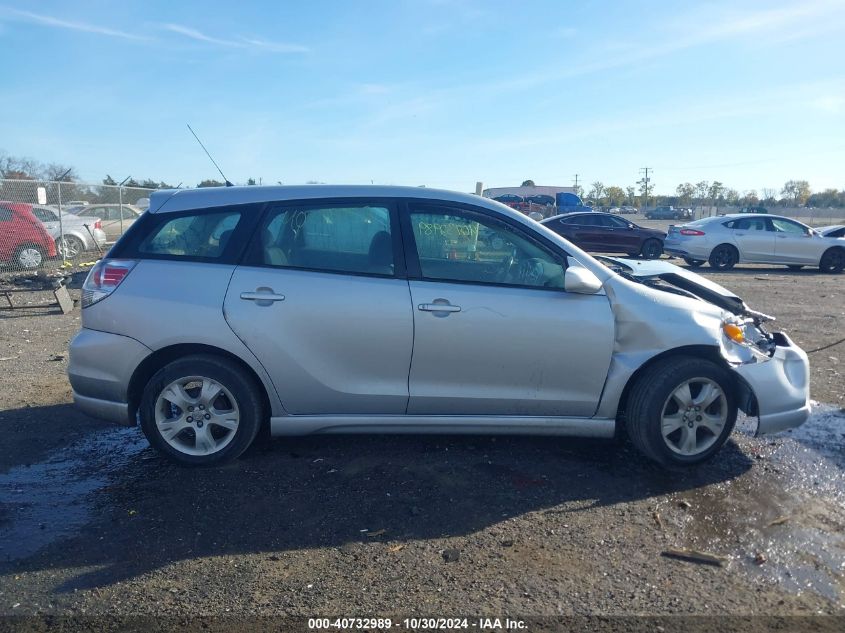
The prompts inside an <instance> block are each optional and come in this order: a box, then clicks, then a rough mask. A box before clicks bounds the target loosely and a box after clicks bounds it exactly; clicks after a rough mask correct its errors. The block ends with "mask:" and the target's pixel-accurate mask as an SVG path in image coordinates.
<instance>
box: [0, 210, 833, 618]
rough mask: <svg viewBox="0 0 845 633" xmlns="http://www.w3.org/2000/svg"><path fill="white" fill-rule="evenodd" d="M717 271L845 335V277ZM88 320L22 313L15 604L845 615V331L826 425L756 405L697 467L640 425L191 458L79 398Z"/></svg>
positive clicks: (827, 370) (827, 372)
mask: <svg viewBox="0 0 845 633" xmlns="http://www.w3.org/2000/svg"><path fill="white" fill-rule="evenodd" d="M654 224H656V223H654ZM701 271H702V272H703V273H704V274H706V275H707V276H708V277H709V278H711V279H713V280H715V281H717V282H718V283H720V284H722V285H725V286H727V287H728V288H731V289H732V290H734V291H735V292H736V293H737V294H739V295H740V296H741V297H743V298H744V299H745V300H746V302H747V303H748V304H749V305H751V306H752V307H754V308H755V309H757V310H760V311H762V312H766V313H769V314H774V315H775V316H777V318H778V323H777V325H778V328H779V329H782V330H784V331H786V332H788V333H789V335H790V336H791V337H792V338H793V339H794V340H795V341H796V342H797V343H798V344H799V345H801V346H802V347H804V348H805V349H808V350H812V349H817V348H820V347H824V346H827V345H830V344H832V343H836V341H838V340H841V339H843V337H845V327H843V325H842V324H843V322H844V321H843V319H845V299H844V298H843V290H842V289H843V284H845V276H842V275H839V276H826V275H819V274H816V273H814V272H812V271H804V272H798V273H795V272H790V271H787V270H786V269H785V268H778V267H759V266H757V267H741V268H739V269H738V270H736V271H731V272H728V273H714V272H712V271H710V270H709V269H708V268H706V267H705V268H703V269H701ZM27 299H28V300H30V301H39V300H43V297H41V296H35V295H27V296H26V297H18V298H16V302H23V301H25V300H27ZM78 327H79V311H78V309H77V310H76V311H74V312H73V313H71V314H69V315H61V314H60V313H58V311H57V310H55V309H44V308H30V309H26V310H20V311H15V312H7V311H3V312H0V359H2V360H0V375H2V380H0V430H2V433H3V438H4V441H3V442H2V443H0V614H6V615H15V614H39V613H40V614H62V615H74V616H78V615H83V614H112V615H115V614H155V615H180V616H181V615H214V614H220V613H227V614H231V615H238V616H247V615H253V614H284V615H294V616H306V617H307V616H325V615H359V616H374V615H394V616H397V615H405V616H407V615H416V616H419V615H433V616H448V615H455V614H464V615H467V614H478V615H490V616H495V615H497V616H500V617H504V616H506V615H509V616H519V617H526V616H536V615H560V614H563V615H583V614H597V613H599V614H674V613H679V614H710V615H713V614H732V615H787V614H790V615H792V614H803V615H811V614H836V615H839V616H845V537H843V534H845V472H843V469H845V413H843V412H842V411H841V407H843V406H845V394H843V391H845V389H843V385H845V380H843V377H842V374H843V369H842V364H843V361H845V343H841V342H840V343H839V344H838V345H833V346H832V347H829V348H828V349H824V350H821V351H818V352H814V353H813V354H811V363H812V397H813V398H814V399H815V400H817V401H819V402H822V403H827V405H825V406H819V407H818V408H817V413H816V414H814V416H813V418H812V419H811V421H810V422H808V423H807V424H806V425H805V426H804V427H801V428H800V429H798V430H796V431H793V432H791V433H786V434H782V435H780V436H776V437H773V438H760V439H758V438H754V437H752V432H753V428H754V423H753V422H752V421H745V420H743V421H741V423H740V425H739V426H740V428H739V430H738V431H737V433H735V435H734V440H733V441H731V442H730V443H729V444H728V445H727V446H726V447H725V449H724V450H723V451H722V453H721V454H720V455H719V456H718V458H717V459H716V460H715V461H714V462H713V463H711V464H709V465H707V466H704V467H700V468H697V469H694V470H691V471H686V472H667V471H663V470H661V469H659V468H657V467H656V466H652V465H651V464H650V463H648V462H646V461H645V460H643V459H641V458H640V457H639V456H638V454H637V453H636V452H635V450H634V449H633V448H632V447H630V446H628V445H627V444H626V443H625V442H616V443H614V442H594V441H584V440H572V439H551V440H550V439H548V438H542V439H538V438H504V437H502V438H465V437H449V438H438V437H376V436H373V437H341V436H335V437H316V438H301V439H280V440H273V441H268V442H265V443H263V444H261V445H259V446H256V447H255V448H253V449H251V450H250V451H249V452H248V453H247V454H246V455H245V456H244V457H243V458H242V459H240V460H238V461H237V462H236V463H234V464H232V465H230V466H227V467H224V468H218V469H208V470H185V469H180V468H178V467H174V466H172V465H171V464H169V463H167V462H165V461H163V460H162V459H159V458H158V456H157V455H156V454H155V453H153V452H152V450H151V449H149V448H148V447H147V445H146V442H145V440H144V439H143V437H142V436H141V434H140V432H139V431H138V430H137V429H126V428H116V427H112V426H109V425H107V424H105V423H101V422H98V421H96V420H92V419H89V418H86V417H85V416H82V415H81V414H79V413H77V412H76V411H75V410H74V409H73V407H72V406H71V405H70V404H69V403H70V389H69V387H68V384H67V380H66V377H65V374H64V372H65V369H66V363H67V361H66V354H67V351H66V349H67V342H68V341H69V339H70V338H71V337H72V336H73V334H74V332H75V331H76V330H77V329H78ZM670 548H688V549H695V550H700V551H705V552H709V553H712V554H714V555H717V556H719V557H720V558H722V564H721V566H715V565H704V564H698V563H694V562H687V561H682V560H675V559H672V558H668V557H666V556H663V555H662V553H663V552H665V550H667V549H670Z"/></svg>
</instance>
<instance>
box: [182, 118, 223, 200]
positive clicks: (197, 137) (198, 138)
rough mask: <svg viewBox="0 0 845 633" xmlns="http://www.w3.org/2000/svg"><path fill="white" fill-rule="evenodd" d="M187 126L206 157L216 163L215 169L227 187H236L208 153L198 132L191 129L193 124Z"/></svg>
mask: <svg viewBox="0 0 845 633" xmlns="http://www.w3.org/2000/svg"><path fill="white" fill-rule="evenodd" d="M185 125H187V126H188V129H189V130H191V134H193V135H194V138H195V139H197V143H199V144H200V147H202V151H204V152H205V155H206V156H208V160H210V161H211V162H212V163H214V166H215V167H217V171H219V172H220V175H221V176H223V180H224V181H225V183H226V186H227V187H234V185H233V184H232V183H231V182H229V179H228V178H226V175H225V174H224V173H223V170H222V169H220V165H218V164H217V162H216V161H215V160H214V159H213V158H212V157H211V154H209V153H208V150H207V149H205V145H203V144H202V141H201V140H200V137H199V136H197V133H196V132H194V128H192V127H191V124H190V123H186V124H185Z"/></svg>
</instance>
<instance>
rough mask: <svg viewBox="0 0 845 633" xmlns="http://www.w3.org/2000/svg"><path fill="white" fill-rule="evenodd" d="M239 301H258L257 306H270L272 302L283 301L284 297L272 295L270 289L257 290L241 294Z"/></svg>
mask: <svg viewBox="0 0 845 633" xmlns="http://www.w3.org/2000/svg"><path fill="white" fill-rule="evenodd" d="M241 299H243V300H244V301H258V305H270V304H271V303H273V302H274V301H284V300H285V295H279V294H276V293H274V292H273V289H272V288H258V289H257V290H256V291H255V292H242V293H241Z"/></svg>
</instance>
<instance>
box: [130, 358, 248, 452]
mask: <svg viewBox="0 0 845 633" xmlns="http://www.w3.org/2000/svg"><path fill="white" fill-rule="evenodd" d="M262 402H263V398H262V396H261V392H260V390H259V387H258V386H257V385H256V384H255V382H254V381H253V380H251V379H250V378H249V377H248V376H245V375H244V372H243V370H242V369H241V368H239V367H238V366H237V365H235V364H234V363H232V362H231V361H229V360H226V359H224V358H219V357H216V356H206V355H197V356H187V357H185V358H182V359H180V360H177V361H174V362H172V363H170V364H168V365H165V366H164V367H163V368H162V369H160V370H159V371H158V372H156V374H155V375H154V376H153V377H152V378H151V379H150V381H149V382H148V383H147V386H146V387H145V388H144V393H143V396H142V398H141V406H140V417H141V429H142V430H143V431H144V435H146V436H147V440H149V442H150V444H151V445H152V446H153V447H155V448H156V449H158V450H159V451H160V452H161V453H162V454H164V455H165V456H166V457H168V458H170V459H171V460H172V461H175V462H177V463H178V464H181V465H183V466H216V465H220V464H224V463H226V462H230V461H232V460H233V459H235V458H237V457H238V456H239V455H240V454H241V453H243V452H244V451H245V450H246V449H247V448H248V447H249V445H250V444H252V441H253V440H254V439H255V436H256V435H257V433H258V429H259V428H260V426H261V422H262V420H263V419H264V415H265V413H264V407H263V406H262Z"/></svg>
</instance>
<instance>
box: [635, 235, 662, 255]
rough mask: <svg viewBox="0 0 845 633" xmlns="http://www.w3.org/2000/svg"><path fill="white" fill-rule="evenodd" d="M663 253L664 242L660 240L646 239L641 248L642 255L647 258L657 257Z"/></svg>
mask: <svg viewBox="0 0 845 633" xmlns="http://www.w3.org/2000/svg"><path fill="white" fill-rule="evenodd" d="M662 254H663V243H662V242H661V241H660V240H653V239H651V240H646V241H645V242H643V245H642V248H641V249H640V255H642V256H643V257H645V258H646V259H657V258H658V257H660V256H661V255H662Z"/></svg>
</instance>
